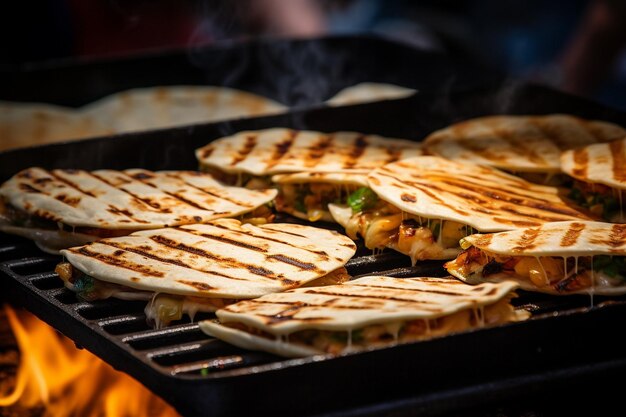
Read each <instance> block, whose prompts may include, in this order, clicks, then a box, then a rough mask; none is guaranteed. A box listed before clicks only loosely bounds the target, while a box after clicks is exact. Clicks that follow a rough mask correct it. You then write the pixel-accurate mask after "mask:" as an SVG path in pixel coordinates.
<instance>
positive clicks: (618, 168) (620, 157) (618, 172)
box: [609, 140, 626, 182]
mask: <svg viewBox="0 0 626 417" xmlns="http://www.w3.org/2000/svg"><path fill="white" fill-rule="evenodd" d="M609 149H610V150H611V156H612V157H613V178H614V179H615V180H617V181H620V182H624V181H626V156H625V155H624V141H622V140H617V141H613V142H611V143H609Z"/></svg>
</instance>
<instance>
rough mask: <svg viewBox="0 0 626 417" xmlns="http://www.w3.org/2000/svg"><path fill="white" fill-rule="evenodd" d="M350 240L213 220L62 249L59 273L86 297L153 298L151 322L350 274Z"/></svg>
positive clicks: (306, 229)
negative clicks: (346, 265)
mask: <svg viewBox="0 0 626 417" xmlns="http://www.w3.org/2000/svg"><path fill="white" fill-rule="evenodd" d="M355 251H356V247H355V245H354V243H353V242H352V241H351V240H350V239H349V238H347V237H346V236H343V235H341V234H339V233H336V232H334V231H330V230H325V229H319V228H315V227H311V226H301V225H296V224H279V223H275V224H265V225H262V226H254V225H252V224H241V223H240V222H239V221H237V220H235V219H218V220H215V221H212V222H209V223H206V224H195V225H187V226H180V227H175V228H166V229H158V230H145V231H141V232H136V233H133V234H131V235H129V236H122V237H116V238H110V239H102V240H99V241H97V242H94V243H90V244H88V245H85V246H81V247H75V248H70V249H67V250H62V251H61V254H62V255H63V256H64V257H65V258H66V259H67V261H68V262H69V263H63V264H60V265H59V266H58V267H57V272H58V273H59V276H60V277H61V279H63V281H65V283H66V286H67V287H68V288H70V289H71V290H73V291H75V292H77V293H78V295H79V296H80V297H81V298H84V299H87V300H94V299H103V298H108V297H117V298H122V299H129V298H130V299H143V300H151V301H150V303H149V304H148V306H147V307H146V315H147V317H148V319H149V320H150V321H154V322H155V323H156V325H157V327H160V326H163V325H167V324H168V323H169V322H170V321H172V320H177V319H180V318H181V317H182V314H183V313H187V314H189V315H190V316H192V319H193V315H194V313H195V312H196V311H214V310H216V309H217V308H220V307H222V306H224V305H226V304H228V303H232V302H234V301H237V300H240V299H246V298H254V297H259V296H261V295H264V294H268V293H272V292H277V291H285V290H287V289H291V288H296V287H300V286H302V285H305V284H313V283H317V284H328V283H336V282H341V281H343V280H345V279H347V278H348V275H347V273H346V270H345V268H344V264H345V263H346V262H347V261H348V260H349V259H350V258H351V257H352V255H354V253H355Z"/></svg>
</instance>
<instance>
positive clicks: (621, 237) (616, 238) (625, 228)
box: [607, 224, 626, 248]
mask: <svg viewBox="0 0 626 417" xmlns="http://www.w3.org/2000/svg"><path fill="white" fill-rule="evenodd" d="M607 243H608V244H609V245H610V246H612V247H614V248H616V247H618V246H622V245H623V244H624V243H626V224H614V225H613V226H612V227H611V233H609V241H608V242H607Z"/></svg>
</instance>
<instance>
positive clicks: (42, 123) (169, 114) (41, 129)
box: [0, 86, 286, 151]
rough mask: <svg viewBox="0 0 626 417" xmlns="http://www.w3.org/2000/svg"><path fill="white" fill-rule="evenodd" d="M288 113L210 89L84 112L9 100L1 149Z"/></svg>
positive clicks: (263, 101)
mask: <svg viewBox="0 0 626 417" xmlns="http://www.w3.org/2000/svg"><path fill="white" fill-rule="evenodd" d="M284 111H286V107H285V106H283V105H281V104H279V103H276V102H274V101H272V100H270V99H267V98H264V97H260V96H257V95H255V94H252V93H249V92H246V91H240V90H235V89H231V88H226V87H212V86H161V87H150V88H138V89H132V90H127V91H122V92H120V93H116V94H113V95H111V96H108V97H104V98H102V99H100V100H98V101H95V102H93V103H90V104H88V105H86V106H83V107H80V108H70V107H63V106H56V105H52V104H45V103H15V102H6V101H5V102H0V137H2V141H0V151H2V150H5V149H11V148H16V147H22V146H28V145H42V144H45V143H51V142H58V141H61V140H70V139H79V138H88V137H95V136H104V135H111V134H117V133H127V132H135V131H141V130H149V129H159V128H166V127H173V126H181V125H188V124H193V123H208V122H214V121H218V120H227V119H234V118H239V117H255V116H260V115H267V114H276V113H281V112H284Z"/></svg>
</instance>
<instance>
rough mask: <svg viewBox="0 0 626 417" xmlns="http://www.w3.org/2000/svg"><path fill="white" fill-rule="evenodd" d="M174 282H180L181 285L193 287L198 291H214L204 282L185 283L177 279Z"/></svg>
mask: <svg viewBox="0 0 626 417" xmlns="http://www.w3.org/2000/svg"><path fill="white" fill-rule="evenodd" d="M176 282H180V283H181V284H185V285H188V286H190V287H193V288H195V289H197V290H199V291H211V290H214V289H215V288H214V287H212V286H210V285H208V284H205V283H204V282H197V281H186V280H184V279H177V280H176Z"/></svg>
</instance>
